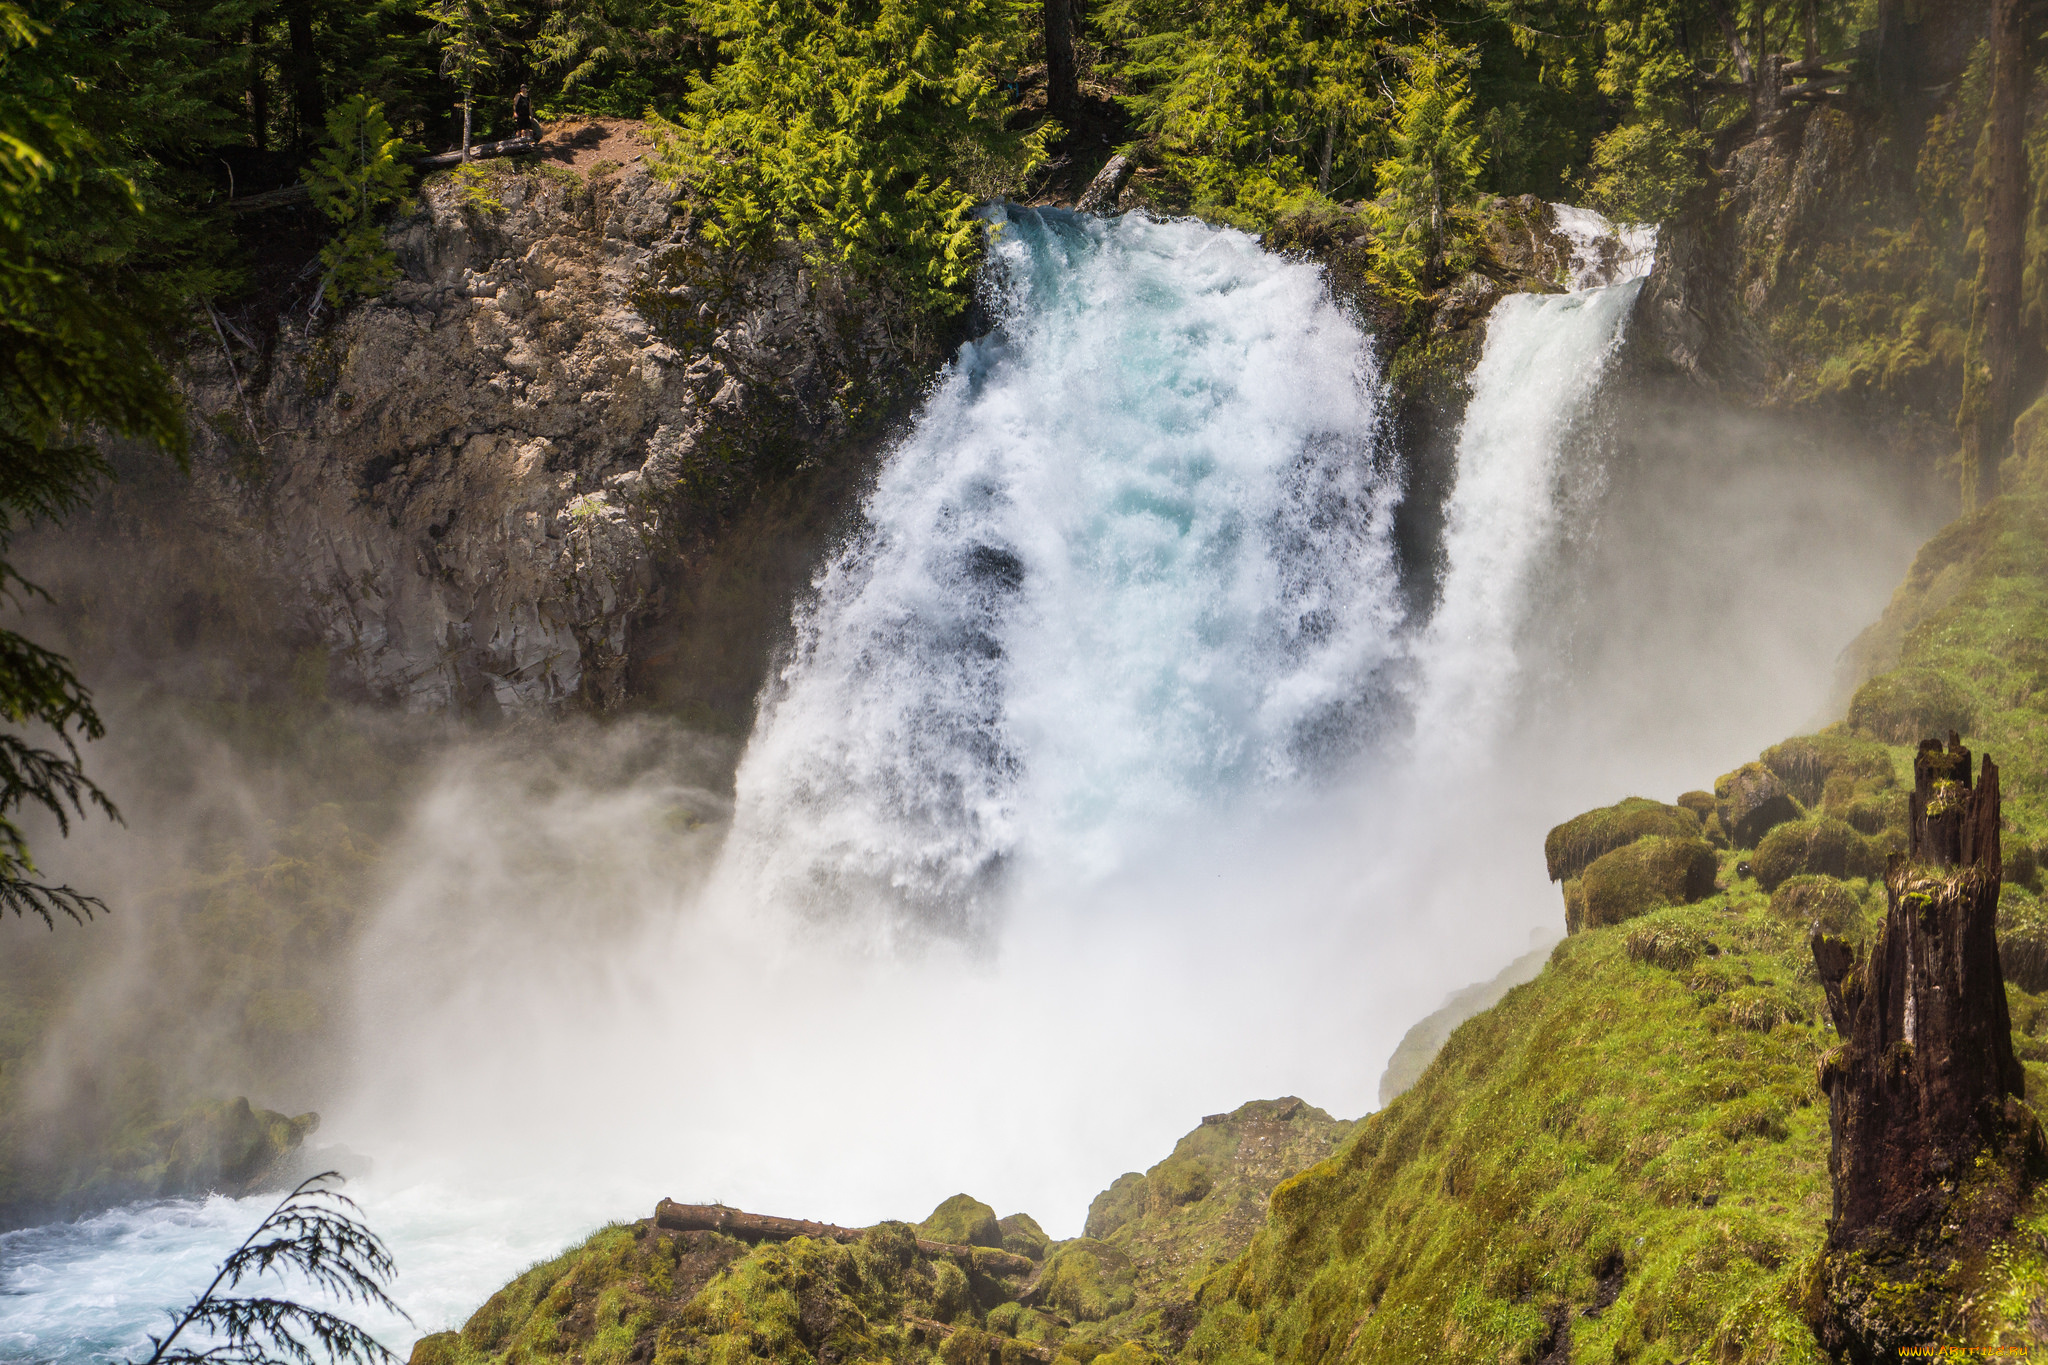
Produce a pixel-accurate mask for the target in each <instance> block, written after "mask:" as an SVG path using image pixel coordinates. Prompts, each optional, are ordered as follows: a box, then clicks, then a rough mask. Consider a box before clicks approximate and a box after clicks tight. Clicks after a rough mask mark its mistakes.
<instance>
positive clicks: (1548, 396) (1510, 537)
mask: <svg viewBox="0 0 2048 1365" xmlns="http://www.w3.org/2000/svg"><path fill="white" fill-rule="evenodd" d="M1554 212H1555V213H1556V215H1557V225H1558V228H1559V231H1560V232H1561V233H1562V234H1563V235H1565V236H1566V237H1567V238H1568V239H1569V240H1571V242H1572V243H1573V247H1574V251H1573V261H1574V266H1573V276H1572V278H1573V282H1574V285H1575V287H1574V288H1573V289H1572V291H1571V292H1569V293H1565V294H1510V295H1508V296H1507V297H1505V298H1503V299H1501V300H1500V301H1499V302H1498V303H1496V304H1495V305H1494V307H1493V312H1492V314H1491V315H1490V316H1489V317H1488V318H1487V323H1486V344H1485V349H1484V350H1483V351H1482V352H1481V354H1480V358H1479V364H1478V365H1477V366H1476V367H1475V368H1474V370H1473V372H1472V380H1471V384H1472V398H1471V402H1470V404H1469V405H1468V406H1467V407H1466V409H1465V422H1464V426H1463V427H1462V428H1461V429H1460V431H1459V435H1458V455H1457V460H1458V468H1457V479H1456V482H1455V484H1454V485H1453V486H1452V491H1451V497H1450V503H1449V506H1448V508H1447V509H1446V520H1445V529H1444V574H1443V581H1442V595H1441V597H1440V598H1439V600H1438V603H1437V608H1436V611H1435V613H1434V614H1433V615H1432V616H1431V618H1430V621H1429V624H1428V626H1427V628H1426V629H1425V630H1424V632H1423V634H1422V638H1421V639H1420V641H1419V642H1418V643H1417V646H1416V656H1417V662H1418V664H1419V668H1418V669H1417V671H1416V673H1415V675H1414V689H1415V692H1414V696H1415V732H1416V735H1417V736H1418V739H1419V741H1420V742H1421V743H1423V744H1424V745H1425V746H1426V747H1428V748H1430V749H1432V750H1435V751H1446V750H1448V751H1463V752H1466V753H1483V752H1485V751H1486V750H1487V748H1488V747H1489V746H1490V744H1491V743H1492V741H1493V740H1494V739H1495V737H1496V736H1497V735H1498V733H1499V731H1500V728H1501V725H1502V723H1503V721H1504V719H1505V712H1506V709H1507V708H1508V707H1509V706H1510V705H1511V704H1512V702H1513V699H1514V696H1515V684H1516V681H1517V678H1518V676H1519V674H1520V671H1521V665H1522V656H1521V649H1520V646H1521V644H1522V642H1523V635H1524V631H1525V630H1526V629H1527V628H1528V626H1529V624H1530V620H1529V618H1530V613H1531V611H1532V609H1533V604H1534V594H1535V591H1536V584H1537V582H1538V580H1539V578H1540V572H1541V570H1542V568H1543V567H1544V561H1545V559H1546V557H1547V556H1548V555H1549V554H1550V553H1551V552H1552V551H1553V550H1554V548H1555V547H1556V544H1557V542H1558V539H1559V536H1560V535H1561V534H1562V532H1563V529H1564V527H1565V525H1566V524H1567V522H1568V521H1569V520H1571V519H1572V516H1571V512H1572V509H1573V508H1575V507H1576V508H1579V509H1582V510H1586V511H1590V508H1591V506H1592V504H1593V503H1594V501H1595V500H1596V499H1597V497H1598V494H1599V491H1600V487H1599V485H1600V478H1601V473H1600V470H1599V469H1598V468H1596V467H1575V466H1574V465H1572V464H1571V463H1570V462H1569V461H1567V459H1566V458H1565V457H1566V454H1567V449H1568V445H1569V441H1570V437H1571V436H1572V434H1573V428H1574V425H1575V424H1576V423H1577V422H1579V420H1580V419H1581V418H1582V417H1584V415H1585V413H1586V410H1587V407H1588V405H1589V404H1590V403H1591V401H1592V399H1593V396H1594V395H1595V394H1596V393H1597V392H1598V390H1599V387H1600V382H1601V379H1602V378H1603V376H1604V375H1605V374H1606V372H1607V366H1608V362H1609V361H1610V360H1611V359H1612V358H1613V356H1614V354H1615V352H1616V350H1617V349H1618V347H1619V345H1620V342H1621V339H1622V335H1623V333H1624V331H1625V329H1626V326H1627V322H1628V316H1629V312H1630V310H1631V309H1632V308H1633V306H1634V304H1635V299H1636V294H1637V292H1638V291H1639V290H1640V289H1641V288H1642V282H1643V279H1644V277H1645V276H1647V275H1648V274H1649V272H1650V267H1651V265H1652V263H1653V254H1652V253H1653V250H1654V246H1655V233H1654V230H1653V229H1645V228H1623V229H1621V230H1619V231H1617V230H1616V229H1615V228H1614V226H1613V225H1612V224H1610V223H1608V222H1607V220H1606V219H1604V218H1602V217H1600V216H1599V215H1598V214H1595V213H1593V212H1591V211H1589V210H1586V209H1575V208H1571V207H1569V206H1565V205H1557V206H1554Z"/></svg>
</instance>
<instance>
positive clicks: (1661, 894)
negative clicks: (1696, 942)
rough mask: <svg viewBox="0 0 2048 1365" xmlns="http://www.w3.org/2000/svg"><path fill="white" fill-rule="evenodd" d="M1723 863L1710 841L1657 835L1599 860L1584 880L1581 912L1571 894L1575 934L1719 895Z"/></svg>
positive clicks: (1569, 917) (1570, 925)
mask: <svg viewBox="0 0 2048 1365" xmlns="http://www.w3.org/2000/svg"><path fill="white" fill-rule="evenodd" d="M1716 870H1717V864H1716V861H1715V858H1714V849H1713V846H1712V845H1711V844H1709V843H1708V842H1707V841H1706V840H1705V839H1701V838H1699V837H1697V836H1694V837H1691V838H1674V837H1670V836H1658V835H1653V836H1651V837H1650V838H1647V839H1638V840H1637V841H1636V842H1634V843H1632V844H1629V845H1627V846H1626V847H1624V848H1617V849H1615V850H1613V851H1612V852H1609V853H1604V854H1602V855H1601V856H1600V857H1598V858H1596V859H1594V860H1593V862H1592V865H1591V866H1589V867H1587V869H1586V871H1585V874H1584V875H1583V876H1581V877H1580V878H1579V879H1578V881H1579V896H1578V908H1577V914H1576V915H1574V914H1573V911H1572V900H1571V897H1570V896H1569V895H1567V898H1566V911H1565V928H1566V930H1567V931H1568V932H1570V933H1578V932H1579V931H1580V930H1582V929H1599V928H1604V927H1606V926H1608V925H1612V924H1620V923H1622V922H1623V921H1625V920H1631V919H1634V918H1635V917H1636V916H1638V915H1642V914H1647V913H1648V912H1649V911H1651V910H1655V909H1657V908H1658V907H1659V906H1665V905H1690V904H1691V903H1692V902H1694V901H1696V900H1699V899H1701V898H1702V897H1705V896H1709V895H1711V894H1713V890H1714V873H1715V871H1716Z"/></svg>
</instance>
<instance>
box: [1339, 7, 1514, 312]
mask: <svg viewBox="0 0 2048 1365" xmlns="http://www.w3.org/2000/svg"><path fill="white" fill-rule="evenodd" d="M1407 55H1408V72H1407V75H1406V76H1405V77H1404V78H1403V79H1402V81H1401V85H1400V88H1399V90H1397V91H1396V92H1395V96H1394V123H1393V128H1392V130H1391V132H1390V134H1389V137H1390V140H1391V142H1392V144H1393V150H1392V154H1391V155H1389V156H1387V157H1386V158H1385V159H1384V160H1382V161H1381V162H1380V163H1379V164H1378V165H1377V166H1375V167H1374V168H1373V171H1374V174H1375V175H1377V176H1378V178H1379V186H1380V193H1379V198H1377V199H1376V200H1374V201H1372V202H1371V203H1369V204H1367V205H1366V213H1367V216H1368V218H1369V219H1370V220H1371V222H1372V225H1373V229H1374V232H1375V234H1376V239H1375V242H1374V247H1373V255H1374V260H1375V263H1376V265H1377V266H1378V268H1379V270H1380V272H1381V274H1382V283H1384V284H1387V285H1389V286H1391V288H1392V292H1394V293H1396V294H1397V295H1408V296H1411V297H1412V296H1413V295H1414V294H1416V293H1419V292H1426V291H1429V290H1433V289H1435V288H1437V287H1438V286H1440V285H1442V284H1444V283H1446V282H1447V281H1448V280H1449V279H1450V278H1451V277H1452V276H1454V275H1456V274H1458V273H1460V272H1461V271H1463V270H1466V269H1469V268H1470V266H1471V262H1472V249H1471V243H1472V241H1473V239H1474V238H1475V236H1476V224H1475V222H1474V218H1473V214H1472V211H1471V204H1472V200H1473V198H1474V196H1475V194H1476V191H1477V187H1478V183H1479V174H1480V171H1481V169H1482V168H1483V166H1484V164H1485V154H1484V153H1483V152H1482V151H1481V150H1480V146H1479V133H1478V131H1477V130H1476V129H1475V128H1474V127H1473V125H1472V118H1471V114H1472V91H1471V85H1470V82H1469V81H1468V80H1467V79H1466V76H1465V69H1466V67H1467V66H1468V65H1469V64H1470V63H1471V61H1472V53H1471V51H1470V49H1467V48H1459V47H1453V46H1452V45H1451V44H1450V43H1449V42H1447V41H1446V40H1445V39H1444V37H1443V35H1442V34H1440V33H1436V32H1431V33H1429V34H1427V35H1425V37H1424V38H1423V40H1422V42H1420V43H1419V44H1417V45H1416V46H1415V47H1414V48H1413V49H1411V50H1410V51H1409V53H1408V54H1407Z"/></svg>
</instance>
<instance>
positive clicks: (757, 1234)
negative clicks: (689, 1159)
mask: <svg viewBox="0 0 2048 1365" xmlns="http://www.w3.org/2000/svg"><path fill="white" fill-rule="evenodd" d="M654 1225H655V1226H656V1227H658V1228H664V1229H666V1230H667V1231H669V1232H722V1233H724V1234H725V1235H726V1236H728V1237H738V1238H740V1239H741V1240H742V1241H749V1242H786V1241H788V1240H789V1239H790V1238H792V1237H820V1238H825V1239H827V1240H829V1241H834V1242H853V1241H858V1240H859V1239H860V1236H861V1234H862V1233H865V1232H867V1231H868V1229H866V1228H843V1227H840V1226H839V1225H838V1224H837V1223H813V1222H811V1221H810V1220H809V1219H807V1218H777V1217H774V1216H773V1215H771V1214H765V1213H747V1212H745V1211H744V1210H741V1209H730V1208H727V1207H726V1206H725V1205H723V1204H678V1203H677V1202H676V1201H675V1200H673V1199H664V1200H662V1201H661V1202H660V1203H659V1204H657V1205H655V1206H654ZM917 1249H918V1250H919V1251H921V1252H923V1253H924V1254H925V1255H927V1256H947V1257H951V1258H952V1259H953V1260H955V1261H958V1262H960V1263H961V1264H962V1265H963V1266H965V1267H966V1268H967V1269H970V1270H978V1271H980V1272H981V1273H982V1274H984V1275H1031V1274H1033V1273H1034V1272H1035V1271H1037V1270H1039V1269H1040V1266H1039V1264H1038V1262H1036V1261H1034V1260H1032V1259H1031V1258H1030V1257H1029V1256H1019V1255H1018V1254H1017V1253H1016V1252H1014V1251H1004V1250H1002V1249H1000V1248H998V1247H974V1246H959V1245H956V1244H955V1243H952V1242H934V1241H932V1240H930V1239H929V1238H925V1237H920V1238H918V1239H917Z"/></svg>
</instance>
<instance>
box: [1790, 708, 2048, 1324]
mask: <svg viewBox="0 0 2048 1365" xmlns="http://www.w3.org/2000/svg"><path fill="white" fill-rule="evenodd" d="M1970 766H1971V755H1970V751H1969V750H1968V749H1966V748H1964V747H1963V745H1962V741H1961V739H1960V738H1959V737H1958V736H1957V735H1956V734H1955V733H1954V732H1953V731H1951V732H1950V734H1949V740H1948V746H1947V748H1946V749H1944V748H1943V747H1942V745H1941V742H1940V741H1939V740H1932V739H1930V740H1927V741H1925V742H1924V743H1922V744H1921V746H1920V752H1919V754H1918V755H1917V756H1916V757H1915V759H1914V763H1913V794H1912V798H1911V802H1910V805H1909V808H1908V809H1909V813H1910V830H1909V841H1910V849H1909V852H1908V853H1907V854H1906V855H1905V856H1903V857H1902V856H1899V855H1896V854H1895V855H1893V857H1892V859H1891V863H1890V866H1889V867H1888V868H1887V869H1886V871H1885V893H1886V898H1887V901H1888V907H1889V908H1888V910H1887V913H1886V917H1885V924H1884V928H1883V930H1882V931H1881V933H1880V934H1879V936H1878V938H1877V940H1876V942H1875V944H1874V945H1873V946H1872V947H1871V949H1870V951H1869V953H1868V954H1867V955H1864V956H1860V957H1859V954H1858V953H1857V951H1856V949H1855V947H1854V946H1853V945H1851V944H1850V943H1849V942H1848V941H1847V940H1846V939H1842V938H1837V937H1834V936H1832V935H1829V934H1826V933H1823V932H1820V931H1819V930H1816V931H1815V932H1814V934H1813V939H1812V946H1813V956H1814V965H1815V967H1816V968H1817V969H1818V974H1819V977H1820V981H1821V986H1822V988H1823V990H1824V991H1825V992H1826V995H1827V1002H1828V1013H1829V1015H1830V1016H1831V1017H1832V1019H1833V1022H1834V1025H1835V1029H1836V1031H1837V1032H1838V1033H1840V1034H1841V1036H1842V1037H1843V1039H1844V1040H1845V1041H1844V1043H1843V1045H1842V1046H1841V1047H1839V1048H1837V1049H1836V1050H1835V1051H1834V1052H1832V1053H1830V1054H1828V1055H1827V1056H1826V1057H1824V1058H1822V1060H1821V1064H1820V1072H1819V1079H1820V1083H1821V1088H1822V1089H1823V1090H1825V1091H1826V1092H1827V1096H1828V1127H1829V1133H1830V1138H1831V1143H1830V1147H1831V1150H1830V1151H1829V1154H1828V1173H1829V1175H1830V1177H1831V1178H1832V1181H1833V1185H1834V1217H1833V1218H1832V1219H1831V1220H1830V1221H1829V1224H1828V1242H1827V1253H1826V1256H1825V1258H1824V1262H1823V1264H1822V1266H1821V1267H1820V1270H1821V1273H1820V1275H1819V1276H1818V1278H1817V1280H1816V1281H1815V1283H1816V1284H1817V1285H1819V1286H1821V1287H1822V1288H1821V1291H1820V1300H1821V1301H1819V1302H1816V1303H1810V1304H1809V1305H1808V1306H1809V1310H1810V1312H1809V1317H1810V1318H1812V1319H1813V1321H1814V1326H1815V1330H1816V1331H1817V1332H1818V1333H1819V1335H1820V1337H1821V1341H1822V1345H1823V1346H1825V1347H1826V1348H1827V1349H1828V1350H1829V1351H1830V1352H1831V1353H1833V1354H1835V1355H1836V1356H1837V1358H1841V1357H1842V1356H1844V1355H1846V1356H1847V1357H1848V1358H1849V1359H1851V1360H1856V1361H1863V1360H1879V1359H1890V1358H1893V1357H1894V1356H1895V1355H1896V1353H1897V1351H1898V1350H1899V1349H1900V1348H1902V1347H1904V1346H1906V1345H1911V1344H1916V1343H1922V1344H1924V1343H1932V1342H1935V1341H1936V1340H1937V1339H1938V1338H1939V1337H1940V1335H1941V1334H1942V1333H1943V1332H1945V1331H1950V1330H1952V1329H1953V1322H1952V1321H1951V1317H1952V1310H1953V1306H1954V1303H1955V1302H1956V1301H1957V1298H1958V1295H1959V1291H1958V1289H1957V1287H1956V1285H1954V1284H1952V1283H1949V1282H1948V1280H1949V1278H1950V1277H1949V1276H1948V1270H1949V1268H1950V1267H1951V1266H1953V1265H1955V1264H1956V1263H1957V1262H1958V1261H1966V1260H1968V1259H1969V1258H1971V1257H1979V1256H1981V1254H1982V1253H1983V1252H1984V1251H1985V1250H1986V1249H1987V1248H1988V1247H1989V1246H1990V1244H1991V1242H1993V1241H1995V1240H1996V1239H1997V1238H1998V1237H2001V1236H2004V1235H2006V1234H2007V1233H2009V1231H2010V1229H2011V1224H2012V1218H2013V1215H2014V1213H2015V1212H2016V1211H2017V1209H2018V1207H2019V1202H2020V1199H2021V1196H2022V1195H2023V1193H2024V1191H2025V1189H2026V1187H2027V1185H2028V1184H2029V1182H2030V1181H2031V1180H2032V1179H2033V1178H2035V1172H2036V1171H2037V1170H2038V1167H2039V1164H2040V1157H2041V1154H2042V1148H2041V1137H2040V1130H2039V1126H2038V1125H2037V1124H2036V1123H2035V1121H2034V1118H2033V1115H2032V1113H2031V1111H2029V1110H2027V1109H2026V1107H2025V1106H2024V1105H2022V1104H2021V1103H2020V1102H2019V1096H2020V1095H2022V1094H2023V1093H2024V1091H2025V1089H2026V1073H2025V1071H2024V1070H2023V1069H2022V1068H2021V1066H2020V1062H2019V1058H2018V1057H2017V1056H2015V1055H2014V1053H2013V1048H2012V1030H2011V1020H2010V1018H2009V1017H2008V1015H2007V1012H2006V1004H2005V981H2004V977H2003V975H2002V973H2001V971H2000V967H1999V961H1998V939H1997V917H1998V893H1999V888H2000V886H2001V884H2002V880H2003V874H2002V871H2001V863H2000V857H1999V840H1998V826H1999V788H1998V766H1997V765H1996V764H1995V763H1993V762H1992V761H1991V760H1990V759H1989V758H1986V759H1985V760H1984V764H1983V770H1982V772H1981V773H1980V774H1978V775H1977V777H1976V780H1975V781H1974V783H1973V782H1972V779H1971V771H1970Z"/></svg>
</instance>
